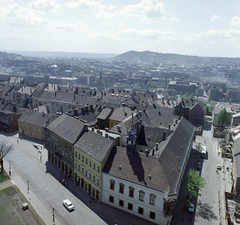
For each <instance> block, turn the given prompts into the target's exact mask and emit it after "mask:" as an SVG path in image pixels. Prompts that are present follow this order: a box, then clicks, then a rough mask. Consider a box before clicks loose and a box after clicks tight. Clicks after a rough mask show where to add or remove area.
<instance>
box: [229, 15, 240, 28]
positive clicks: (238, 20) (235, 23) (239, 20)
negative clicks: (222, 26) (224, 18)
mask: <svg viewBox="0 0 240 225" xmlns="http://www.w3.org/2000/svg"><path fill="white" fill-rule="evenodd" d="M230 25H231V26H232V27H236V28H238V29H240V17H237V16H234V17H233V18H232V19H231V21H230Z"/></svg>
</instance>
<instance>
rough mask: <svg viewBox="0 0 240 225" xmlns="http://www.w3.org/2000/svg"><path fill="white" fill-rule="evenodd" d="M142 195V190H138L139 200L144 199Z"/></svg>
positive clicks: (143, 193)
mask: <svg viewBox="0 0 240 225" xmlns="http://www.w3.org/2000/svg"><path fill="white" fill-rule="evenodd" d="M144 195H145V192H144V191H139V200H140V201H144Z"/></svg>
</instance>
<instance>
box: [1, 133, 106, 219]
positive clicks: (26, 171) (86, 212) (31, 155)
mask: <svg viewBox="0 0 240 225" xmlns="http://www.w3.org/2000/svg"><path fill="white" fill-rule="evenodd" d="M0 138H1V139H2V140H7V141H9V142H10V143H12V144H15V145H14V146H15V147H14V150H13V151H12V152H10V153H9V154H8V155H7V156H6V157H5V161H6V162H5V164H6V165H7V164H9V160H10V161H11V162H10V164H11V171H12V176H11V178H12V180H13V182H14V183H16V185H17V186H18V187H20V189H22V190H23V192H24V195H25V196H27V198H28V199H29V201H30V203H32V204H34V203H35V201H38V202H37V204H42V205H43V206H44V207H39V208H45V209H46V210H45V211H42V212H40V213H43V217H44V218H43V219H44V220H45V221H46V220H47V221H46V222H47V224H51V223H53V216H52V213H53V208H54V220H55V224H79V221H81V224H106V223H105V222H104V221H103V220H102V219H101V218H100V217H98V216H97V215H96V214H95V213H94V212H93V211H92V210H90V209H89V208H88V207H87V206H86V205H85V204H83V202H82V201H79V200H78V199H77V198H76V197H75V196H74V195H73V194H72V193H71V192H70V191H68V189H66V188H65V187H64V186H63V185H61V184H60V183H59V181H58V180H56V179H55V178H54V177H53V176H52V175H51V173H49V171H46V166H45V162H46V157H47V156H46V150H42V152H43V153H42V157H43V158H42V162H43V163H41V162H40V153H38V150H37V149H36V148H34V147H33V145H32V143H30V142H27V141H25V140H19V144H17V138H14V137H11V136H9V137H7V138H6V137H5V136H4V135H0ZM13 142H15V143H13ZM27 181H29V192H28V182H27ZM24 188H25V191H24ZM28 193H29V194H28ZM33 193H34V194H33ZM66 198H68V199H70V200H71V201H72V202H73V203H74V205H75V211H73V212H71V213H69V212H68V211H67V210H66V209H65V208H64V207H63V205H62V200H63V199H66ZM38 199H40V200H41V202H40V201H39V200H38ZM49 216H50V221H51V222H50V223H49ZM45 218H47V219H45Z"/></svg>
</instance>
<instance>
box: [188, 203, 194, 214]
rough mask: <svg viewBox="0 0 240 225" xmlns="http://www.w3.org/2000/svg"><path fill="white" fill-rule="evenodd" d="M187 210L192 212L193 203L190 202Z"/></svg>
mask: <svg viewBox="0 0 240 225" xmlns="http://www.w3.org/2000/svg"><path fill="white" fill-rule="evenodd" d="M188 212H190V213H194V204H193V203H190V205H189V208H188Z"/></svg>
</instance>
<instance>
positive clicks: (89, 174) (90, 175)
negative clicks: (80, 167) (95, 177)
mask: <svg viewBox="0 0 240 225" xmlns="http://www.w3.org/2000/svg"><path fill="white" fill-rule="evenodd" d="M88 178H89V180H91V179H92V173H91V171H89V172H88Z"/></svg>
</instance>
